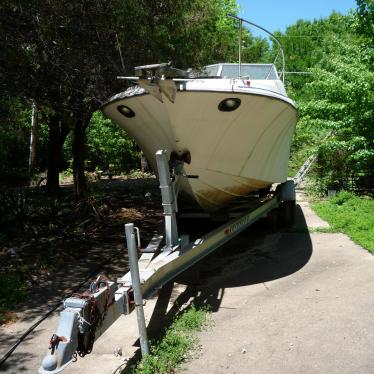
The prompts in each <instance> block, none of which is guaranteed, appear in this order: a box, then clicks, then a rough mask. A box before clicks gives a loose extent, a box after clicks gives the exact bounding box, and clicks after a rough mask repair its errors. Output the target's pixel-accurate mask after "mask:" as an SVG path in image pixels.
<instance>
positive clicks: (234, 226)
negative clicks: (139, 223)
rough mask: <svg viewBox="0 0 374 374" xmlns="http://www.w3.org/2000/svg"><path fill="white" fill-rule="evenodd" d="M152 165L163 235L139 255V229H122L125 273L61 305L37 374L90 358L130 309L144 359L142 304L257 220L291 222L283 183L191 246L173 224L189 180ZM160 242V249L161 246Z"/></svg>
mask: <svg viewBox="0 0 374 374" xmlns="http://www.w3.org/2000/svg"><path fill="white" fill-rule="evenodd" d="M156 160H157V169H158V176H159V182H160V189H161V197H162V206H163V210H164V225H165V228H164V230H165V232H164V235H156V236H154V237H153V238H152V240H151V241H150V243H149V244H148V246H147V247H146V248H144V249H141V248H140V235H139V229H138V228H136V227H134V225H133V224H132V223H128V224H126V225H125V233H126V242H127V248H128V251H129V263H130V271H129V272H128V273H126V274H125V275H124V276H122V277H121V278H119V279H117V281H116V282H113V281H110V280H108V279H107V278H106V277H105V276H103V275H100V276H98V278H97V279H96V281H95V282H93V283H92V284H91V286H90V288H89V290H87V291H85V292H83V293H81V294H76V295H73V296H72V297H69V298H67V299H65V300H64V302H63V306H64V309H63V311H62V312H61V313H60V319H59V325H58V328H57V331H56V333H55V334H53V335H52V338H51V340H50V343H49V347H48V352H47V354H46V356H45V357H44V359H43V361H42V365H41V367H40V368H39V373H41V374H53V373H58V372H60V371H62V370H63V369H64V368H65V367H66V366H67V365H69V364H70V363H72V362H74V361H76V360H77V356H78V355H79V356H80V357H83V356H85V355H86V354H89V353H90V352H91V351H92V349H93V344H94V342H95V341H96V340H97V339H98V338H99V337H100V335H102V334H103V333H104V332H105V330H106V329H107V328H108V327H109V326H111V325H112V324H113V323H114V322H115V321H116V320H117V318H118V317H120V316H121V315H122V314H125V315H127V314H130V313H131V312H132V311H133V310H134V309H136V312H137V320H138V327H139V335H140V345H141V351H142V354H147V353H148V351H149V349H148V341H147V333H146V325H145V319H144V311H143V299H148V298H150V297H151V296H152V295H154V294H155V293H156V292H157V291H158V290H159V289H160V288H161V287H162V286H163V285H165V284H166V283H167V282H169V281H170V280H172V279H174V278H175V277H176V276H177V275H178V274H180V273H182V272H183V271H185V270H186V269H188V268H189V267H191V266H192V265H193V264H195V263H197V262H198V261H200V260H201V259H202V258H204V257H205V256H207V255H208V254H210V253H211V252H213V251H214V250H215V249H217V248H218V247H220V246H222V245H223V244H224V243H226V242H227V241H229V240H230V239H232V238H234V237H235V236H236V235H238V234H239V233H240V232H242V231H243V230H244V229H246V228H247V227H248V226H250V225H251V224H252V223H254V222H255V221H257V220H258V219H260V218H261V217H264V216H269V217H270V218H272V217H274V216H276V214H277V212H281V213H282V214H283V219H284V220H286V221H289V222H290V221H291V220H292V216H293V214H294V208H295V200H296V197H295V187H294V182H293V180H288V181H286V182H285V183H282V184H280V185H278V186H277V188H276V189H275V191H274V192H273V193H272V194H270V195H267V196H266V197H262V198H261V197H258V198H257V199H254V200H253V201H251V204H250V205H247V207H246V208H245V209H246V211H245V212H244V213H243V210H242V208H243V207H241V209H237V210H236V211H235V210H233V212H232V214H231V217H232V216H233V217H234V218H232V219H231V220H229V221H228V222H226V223H224V224H223V225H221V226H220V227H218V228H216V229H214V230H213V231H211V232H209V233H208V234H206V235H204V236H202V237H201V238H199V239H197V240H194V241H190V239H189V236H188V235H182V236H179V235H178V229H177V218H176V214H177V212H178V207H177V199H176V188H177V184H178V180H180V178H186V177H189V176H187V175H184V174H183V172H182V169H183V161H179V162H177V163H175V162H174V163H173V164H172V165H170V163H169V155H168V153H167V151H158V152H157V153H156ZM170 169H171V170H170ZM191 177H193V178H196V176H191ZM163 242H164V243H165V244H164V246H161V244H162V243H163ZM139 253H140V257H139V258H138V254H139Z"/></svg>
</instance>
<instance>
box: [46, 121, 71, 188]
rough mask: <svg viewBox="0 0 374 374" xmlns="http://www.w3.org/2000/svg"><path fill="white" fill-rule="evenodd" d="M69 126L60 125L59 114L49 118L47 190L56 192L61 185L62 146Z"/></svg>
mask: <svg viewBox="0 0 374 374" xmlns="http://www.w3.org/2000/svg"><path fill="white" fill-rule="evenodd" d="M69 132H70V129H69V128H68V127H64V126H62V127H60V120H59V117H58V116H53V117H51V118H50V119H49V120H48V171H47V191H48V193H49V194H56V193H57V192H58V190H59V187H60V181H59V173H60V168H61V165H62V147H63V145H64V143H65V140H66V137H67V135H68V134H69Z"/></svg>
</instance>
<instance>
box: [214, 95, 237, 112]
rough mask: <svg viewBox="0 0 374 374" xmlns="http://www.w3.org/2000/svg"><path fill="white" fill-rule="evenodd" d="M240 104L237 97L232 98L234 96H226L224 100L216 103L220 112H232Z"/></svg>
mask: <svg viewBox="0 0 374 374" xmlns="http://www.w3.org/2000/svg"><path fill="white" fill-rule="evenodd" d="M240 104H241V100H240V99H237V98H234V97H229V98H227V99H225V100H222V101H221V102H220V103H219V104H218V109H219V110H220V111H221V112H232V111H234V110H235V109H238V108H239V106H240Z"/></svg>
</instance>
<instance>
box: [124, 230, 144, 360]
mask: <svg viewBox="0 0 374 374" xmlns="http://www.w3.org/2000/svg"><path fill="white" fill-rule="evenodd" d="M125 232H126V242H127V248H128V251H129V262H130V272H131V281H132V287H133V290H134V301H135V309H136V317H137V320H138V329H139V337H140V349H141V351H142V355H143V356H144V355H146V354H148V353H149V347H148V338H147V328H146V325H145V317H144V310H143V296H142V291H141V288H140V275H139V265H138V254H137V250H136V243H135V235H134V224H133V223H127V224H126V225H125Z"/></svg>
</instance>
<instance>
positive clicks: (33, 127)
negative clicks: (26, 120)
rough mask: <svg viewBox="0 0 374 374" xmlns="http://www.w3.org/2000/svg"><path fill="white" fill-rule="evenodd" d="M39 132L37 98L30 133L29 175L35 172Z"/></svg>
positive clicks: (34, 103) (33, 102)
mask: <svg viewBox="0 0 374 374" xmlns="http://www.w3.org/2000/svg"><path fill="white" fill-rule="evenodd" d="M37 132H38V107H37V105H36V102H35V100H33V101H32V115H31V133H30V155H29V175H30V176H31V174H32V173H33V171H34V169H35V164H36V137H37Z"/></svg>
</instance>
